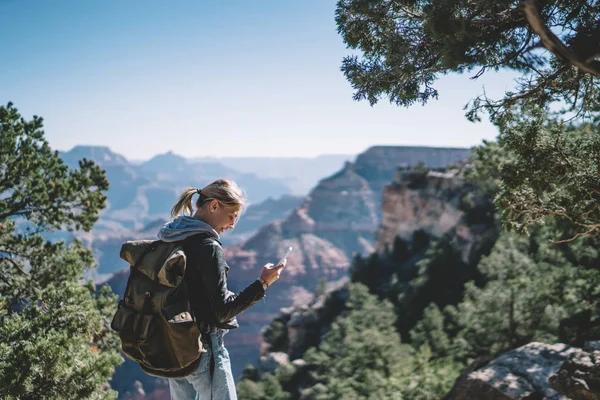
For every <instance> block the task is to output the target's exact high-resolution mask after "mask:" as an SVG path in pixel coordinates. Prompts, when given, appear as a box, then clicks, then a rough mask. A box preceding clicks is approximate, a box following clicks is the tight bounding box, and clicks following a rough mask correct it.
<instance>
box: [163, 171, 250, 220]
mask: <svg viewBox="0 0 600 400" xmlns="http://www.w3.org/2000/svg"><path fill="white" fill-rule="evenodd" d="M195 194H199V195H200V196H199V197H198V200H196V208H197V209H200V208H202V206H203V205H204V204H205V203H207V202H210V201H212V200H217V201H218V202H219V203H220V204H221V205H224V206H239V207H243V206H244V205H245V204H246V194H245V193H244V191H243V190H242V189H241V188H240V187H239V186H238V185H237V184H236V183H235V182H234V181H230V180H228V179H219V180H216V181H214V182H212V183H209V184H208V185H206V186H204V187H203V188H202V189H195V188H189V189H186V190H185V192H183V193H182V194H181V195H180V196H179V200H177V204H175V206H174V207H173V208H172V209H171V217H173V218H175V217H177V216H178V215H179V214H180V213H181V212H183V214H184V215H185V214H186V212H187V213H188V214H189V215H192V212H193V209H192V196H194V195H195Z"/></svg>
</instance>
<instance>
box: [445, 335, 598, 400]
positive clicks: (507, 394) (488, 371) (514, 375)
mask: <svg viewBox="0 0 600 400" xmlns="http://www.w3.org/2000/svg"><path fill="white" fill-rule="evenodd" d="M581 352H582V351H581V350H580V349H578V348H575V347H570V346H567V345H566V344H561V343H558V344H554V345H549V344H544V343H537V342H533V343H529V344H527V345H525V346H521V347H519V348H517V349H515V350H512V351H509V352H507V353H505V354H503V355H501V356H500V357H498V358H497V359H495V360H494V361H492V362H491V363H489V364H488V365H486V366H484V367H481V368H478V369H476V370H474V371H472V372H469V373H468V374H466V376H461V378H459V379H458V380H457V382H456V384H455V385H454V387H453V388H452V391H451V392H450V393H449V394H448V395H447V396H446V397H445V400H471V399H490V400H520V399H522V400H525V399H527V400H534V399H535V400H562V399H567V397H565V396H564V395H562V394H560V393H558V392H557V391H555V390H554V389H552V388H551V387H550V384H549V383H548V378H550V377H551V376H553V375H554V374H556V372H557V371H558V370H559V369H560V368H561V365H563V363H564V362H565V361H566V360H568V359H569V357H570V356H571V355H573V354H579V353H581ZM585 399H587V398H585ZM590 399H592V398H590Z"/></svg>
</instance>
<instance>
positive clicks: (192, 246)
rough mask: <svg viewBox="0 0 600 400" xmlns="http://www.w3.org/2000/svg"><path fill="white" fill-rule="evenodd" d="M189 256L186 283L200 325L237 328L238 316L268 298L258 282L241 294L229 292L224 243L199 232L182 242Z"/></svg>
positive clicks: (187, 258)
mask: <svg viewBox="0 0 600 400" xmlns="http://www.w3.org/2000/svg"><path fill="white" fill-rule="evenodd" d="M182 246H183V250H184V252H185V255H186V271H185V276H184V281H185V282H186V286H187V290H188V293H189V298H190V303H191V306H192V310H193V311H194V313H195V316H196V320H197V321H198V323H199V324H201V323H202V322H204V323H205V324H208V325H209V326H215V327H218V328H222V329H234V328H237V327H238V326H239V325H238V322H237V319H236V318H235V316H236V315H238V314H240V313H242V312H244V311H245V310H246V309H248V308H249V307H250V306H252V305H253V304H254V303H256V302H257V301H259V300H260V299H262V298H263V297H264V296H265V291H264V289H263V287H262V284H261V283H260V281H259V280H258V279H257V280H256V281H254V282H253V283H251V284H250V285H249V286H248V287H246V288H245V289H244V290H242V291H241V292H240V293H238V294H232V293H231V292H229V291H228V290H227V273H228V271H229V267H228V266H227V263H226V262H225V257H224V254H223V249H222V248H221V242H219V240H218V239H216V238H215V237H211V236H210V235H208V234H204V233H199V234H197V235H193V236H190V237H189V238H187V239H185V240H184V241H183V242H182Z"/></svg>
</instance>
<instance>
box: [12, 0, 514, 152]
mask: <svg viewBox="0 0 600 400" xmlns="http://www.w3.org/2000/svg"><path fill="white" fill-rule="evenodd" d="M334 10H335V1H333V0H302V1H300V0H286V1H281V0H279V1H271V0H260V1H255V2H250V1H247V0H228V1H223V2H220V1H201V0H196V1H192V0H187V1H173V2H166V1H153V0H145V1H140V0H127V1H122V0H121V1H114V0H102V1H99V0H97V1H91V0H86V1H81V0H77V1H74V0H73V1H71V0H69V1H66V0H53V1H42V0H38V1H32V0H0V52H1V53H0V54H2V61H1V62H0V103H2V104H6V103H7V102H8V101H12V102H13V103H14V104H15V106H16V107H17V108H18V109H19V110H20V111H21V113H22V114H23V115H24V116H25V117H26V118H31V116H32V115H34V114H35V115H41V116H42V117H44V121H45V131H46V136H47V138H48V140H49V142H50V144H51V146H52V147H53V148H55V149H58V150H68V149H70V148H72V147H73V146H75V145H77V144H84V145H106V146H109V147H111V148H112V149H113V150H114V151H116V152H118V153H121V154H123V155H125V156H126V157H128V158H130V159H136V160H142V159H148V158H150V157H152V156H153V155H155V154H158V153H165V152H167V151H173V152H175V153H177V154H181V155H183V156H186V157H202V156H216V157H226V156H284V157H288V156H315V155H318V154H331V153H344V154H355V153H359V152H361V151H363V150H365V149H366V148H368V147H369V146H372V145H427V146H448V147H450V146H451V147H463V146H464V147H468V146H473V145H476V144H479V143H480V142H481V140H482V139H490V140H491V139H494V138H495V136H496V131H495V129H494V127H492V126H491V125H490V124H489V123H487V122H485V123H478V124H472V123H469V122H467V121H466V120H465V119H464V111H463V110H462V107H463V105H464V104H465V103H466V102H467V101H468V100H469V99H470V98H471V97H474V96H475V95H477V94H479V93H480V92H481V91H482V86H483V85H484V84H485V87H486V91H488V93H492V94H501V93H502V91H503V90H505V89H507V88H509V87H510V86H511V79H510V77H509V75H508V74H497V75H495V76H493V75H488V76H484V77H483V78H481V79H480V80H477V81H470V80H469V79H468V76H447V77H444V78H442V79H441V80H440V81H439V82H438V84H437V88H438V89H439V91H440V100H439V101H437V102H432V103H430V104H428V105H426V106H424V107H422V106H420V105H416V106H413V107H411V108H409V109H406V108H398V107H396V106H392V105H390V104H388V102H387V101H382V102H380V104H378V105H376V106H375V107H370V106H369V104H368V103H366V102H355V101H353V100H352V88H351V87H350V84H349V83H348V82H347V81H346V79H345V78H344V76H343V74H342V73H341V72H340V71H339V67H340V65H341V60H342V58H343V57H344V56H345V55H347V54H349V53H350V51H349V50H347V49H346V48H345V45H344V43H343V42H342V39H341V37H340V36H339V35H338V34H337V32H336V26H335V21H334Z"/></svg>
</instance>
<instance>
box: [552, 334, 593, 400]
mask: <svg viewBox="0 0 600 400" xmlns="http://www.w3.org/2000/svg"><path fill="white" fill-rule="evenodd" d="M594 343H595V342H594ZM594 347H595V345H593V344H590V342H588V343H586V345H585V346H584V348H594ZM599 361H600V351H593V352H592V353H587V352H585V351H583V350H580V351H577V352H574V353H573V354H571V355H570V357H569V359H568V360H567V361H565V362H564V363H563V365H562V366H561V368H560V370H559V371H558V372H557V373H556V374H555V375H553V376H551V377H550V379H549V383H550V386H551V387H552V388H553V389H554V390H556V391H557V392H559V393H561V394H563V395H565V396H567V397H568V398H569V399H574V400H600V362H599Z"/></svg>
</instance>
